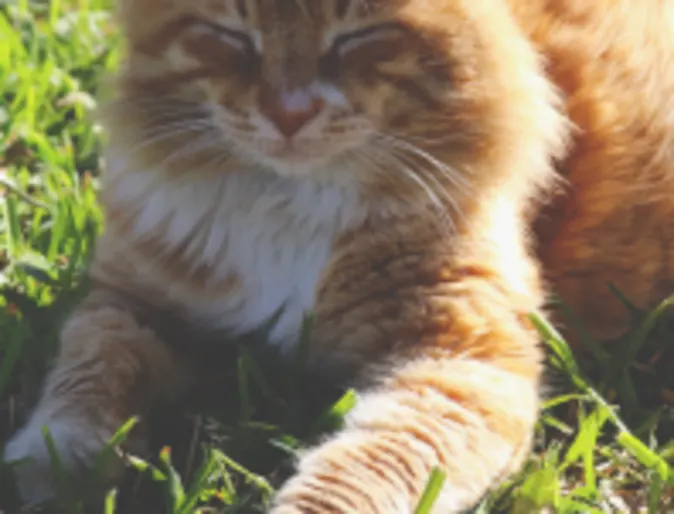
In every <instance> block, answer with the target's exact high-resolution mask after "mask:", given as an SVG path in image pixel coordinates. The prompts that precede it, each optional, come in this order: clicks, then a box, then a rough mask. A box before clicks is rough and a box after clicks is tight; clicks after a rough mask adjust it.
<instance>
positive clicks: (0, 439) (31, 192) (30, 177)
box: [0, 0, 674, 514]
mask: <svg viewBox="0 0 674 514" xmlns="http://www.w3.org/2000/svg"><path fill="white" fill-rule="evenodd" d="M110 4H111V2H110V1H108V0H52V1H47V0H32V1H31V0H0V449H1V448H2V446H3V444H4V442H5V441H6V440H7V438H8V437H9V435H10V433H12V432H13V430H15V429H16V428H17V427H18V426H19V425H21V424H22V423H23V421H24V420H25V419H26V416H27V415H28V413H29V411H30V409H31V407H32V405H33V404H34V402H35V401H36V399H37V397H38V395H39V392H40V384H41V380H42V378H43V376H44V373H45V371H46V370H47V369H48V367H49V364H50V361H51V359H52V357H53V356H54V353H55V351H56V343H57V333H58V329H59V326H60V324H61V323H62V321H63V318H64V316H65V315H66V314H67V313H68V311H69V309H70V308H71V307H72V305H73V303H74V302H76V301H77V299H78V298H79V297H80V295H81V294H82V291H83V290H84V289H85V288H86V284H83V283H82V281H81V277H82V271H83V269H84V268H85V266H86V262H87V258H88V255H89V254H90V251H91V248H92V242H93V240H94V238H95V237H96V234H97V233H98V232H99V231H100V229H101V216H100V212H99V209H98V206H97V203H96V194H97V187H98V182H97V178H96V177H97V175H98V173H99V170H100V168H101V161H100V153H101V148H102V144H103V137H104V135H103V134H101V132H100V129H99V128H98V127H97V126H96V125H95V123H94V122H93V120H92V111H93V109H94V108H95V105H96V100H95V98H96V97H97V94H98V93H97V88H98V87H99V86H100V84H101V78H102V77H104V76H105V74H107V73H109V72H110V71H112V70H114V69H115V67H116V65H117V63H118V62H119V59H120V55H121V47H120V41H119V38H118V36H117V34H116V32H115V30H114V26H113V25H112V20H111V15H110V11H109V9H110ZM616 294H619V292H617V291H616ZM625 303H626V305H627V306H628V307H629V309H630V310H631V311H632V312H633V317H634V330H633V332H632V333H631V334H629V336H627V337H625V338H624V339H621V340H620V341H616V342H614V343H613V344H611V345H610V346H606V347H603V348H598V347H597V346H596V344H595V342H592V341H588V345H589V346H590V347H591V348H592V349H593V351H592V352H591V356H589V357H588V358H587V359H584V360H583V362H582V369H581V368H579V365H578V364H576V362H575V361H574V359H573V358H572V357H571V355H570V353H569V351H568V349H567V347H566V345H565V343H564V341H562V340H561V339H560V338H559V336H557V335H556V333H555V332H554V331H553V330H552V329H551V328H550V327H547V326H545V325H543V324H540V329H541V332H542V334H543V338H544V340H545V341H546V342H547V344H548V347H549V349H550V359H549V361H550V368H551V375H550V377H551V378H550V381H549V382H550V387H549V389H550V394H549V395H548V400H547V402H546V404H545V409H544V412H543V415H542V417H541V421H540V423H539V427H538V433H537V443H536V451H535V452H534V454H533V455H532V457H531V458H530V460H529V462H528V464H527V466H526V468H525V470H524V471H523V472H522V473H521V474H520V475H519V476H517V477H515V478H514V479H513V480H511V481H510V482H508V483H507V484H505V485H504V486H503V487H502V489H501V490H499V491H496V492H494V493H493V494H492V495H491V496H489V497H488V498H486V499H485V500H484V502H483V503H482V505H481V506H480V507H479V508H478V512H481V513H496V512H515V513H529V512H561V513H576V512H577V513H586V512H587V513H595V512H596V513H600V512H649V513H663V512H674V373H673V372H674V344H672V342H671V340H672V333H673V332H674V327H672V326H671V324H670V325H668V324H667V323H666V322H665V321H664V320H663V321H661V320H660V318H661V316H660V314H662V312H663V311H665V310H666V308H667V307H668V306H669V304H667V303H665V304H663V305H662V306H661V307H660V308H658V309H656V310H655V311H653V312H640V311H638V310H636V309H634V308H632V307H631V306H629V301H628V300H625ZM570 319H571V318H570ZM579 330H580V331H581V333H582V327H579ZM222 359H223V360H222V367H223V368H224V369H225V373H223V377H222V380H221V381H220V382H214V383H213V384H211V386H210V387H209V388H208V390H207V391H203V392H202V393H203V394H201V395H200V396H199V398H202V397H203V398H206V399H209V400H210V401H208V402H204V404H205V405H204V406H201V405H195V404H194V403H193V402H192V403H190V404H189V405H186V406H183V407H182V408H180V409H175V408H174V409H166V410H164V411H162V412H158V413H157V415H156V418H157V423H155V426H156V427H157V428H156V430H155V432H156V434H155V435H156V437H155V438H154V439H155V440H156V441H157V444H156V448H155V451H154V455H155V456H154V458H153V459H151V460H150V461H148V462H146V461H142V460H140V459H137V458H133V457H131V458H129V466H128V467H129V472H128V474H127V477H126V479H125V480H124V482H123V484H121V485H120V486H119V488H118V489H116V490H110V491H109V492H108V494H107V498H106V500H105V505H104V506H103V507H104V509H105V510H104V512H106V513H113V512H118V513H123V514H127V513H135V512H138V513H140V512H143V513H155V512H156V513H164V512H166V513H191V512H204V513H205V512H223V513H234V512H242V513H244V512H263V511H264V505H265V502H268V500H269V498H270V497H271V495H272V494H273V491H274V489H275V488H276V487H278V486H279V484H280V483H281V482H282V480H283V479H284V478H285V477H287V476H288V475H289V473H290V472H291V470H292V462H293V455H294V454H295V452H296V451H297V450H298V449H301V448H302V447H303V446H305V445H307V444H309V443H311V442H312V441H315V440H316V438H317V437H318V436H319V435H320V433H321V432H324V431H325V430H329V429H331V428H334V427H335V426H337V425H338V424H339V421H340V418H341V416H342V415H343V414H344V413H345V412H347V411H348V409H349V407H350V405H352V403H353V401H354V396H353V394H352V393H351V392H349V391H347V392H346V393H345V394H343V392H338V391H332V390H331V389H330V388H329V387H316V386H315V383H314V382H311V383H309V379H308V378H302V377H298V375H297V374H296V373H294V372H290V373H288V372H287V373H283V372H279V371H278V369H277V367H272V366H268V365H267V364H266V363H265V359H264V357H263V356H262V357H258V356H253V354H251V353H250V352H249V351H248V350H247V349H238V350H237V351H236V352H232V355H229V356H227V357H226V358H225V357H222ZM668 363H669V365H668ZM307 390H311V391H312V393H314V392H315V394H312V398H309V399H307V395H306V391H307ZM316 390H319V391H320V394H319V391H316ZM300 392H301V393H302V394H299V393H300ZM313 396H315V398H313ZM120 437H123V433H120ZM55 465H56V466H58V460H56V461H55ZM62 478H63V481H62V482H63V484H62V487H61V494H60V498H59V501H58V502H57V504H55V505H52V506H51V507H50V508H49V509H48V510H47V511H48V512H55V511H57V512H66V513H72V514H77V513H78V512H83V508H82V501H83V500H84V499H85V497H86V494H87V493H88V492H89V491H90V490H91V488H90V487H88V484H87V486H86V487H84V486H83V485H82V484H81V483H78V484H74V483H73V482H72V480H69V479H68V477H67V476H66V475H62ZM94 478H95V477H94ZM434 478H435V479H436V483H437V482H440V481H441V480H442V476H441V475H436V476H435V477H434ZM430 490H431V491H432V487H431V488H430ZM431 496H432V495H430V496H429V499H431V500H432V498H431ZM429 503H430V502H429ZM425 509H426V508H425V507H424V506H423V505H422V506H420V508H419V510H418V511H419V512H420V513H423V512H425V511H426V510H425ZM2 511H4V512H5V513H7V514H9V513H13V512H18V511H19V510H18V506H17V502H16V497H15V491H14V488H13V484H12V480H11V478H10V474H9V465H8V464H0V512H2Z"/></svg>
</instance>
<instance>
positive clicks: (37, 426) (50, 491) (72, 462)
mask: <svg viewBox="0 0 674 514" xmlns="http://www.w3.org/2000/svg"><path fill="white" fill-rule="evenodd" d="M43 426H47V428H48V430H49V435H50V436H51V439H52V441H53V443H54V447H55V450H56V453H57V455H58V458H59V461H60V462H61V464H62V465H63V468H64V470H65V471H66V473H67V474H68V475H69V478H70V480H71V483H77V484H79V483H80V481H79V479H80V478H82V477H84V476H86V475H85V472H86V471H87V470H89V469H90V468H91V466H92V465H93V464H94V462H95V460H96V457H97V456H98V455H99V454H100V452H101V450H103V449H104V448H105V445H106V443H107V442H108V440H109V439H110V437H111V436H112V435H113V434H114V431H111V430H109V429H106V428H103V427H98V426H96V425H95V424H93V423H91V422H90V420H88V419H85V418H84V417H81V416H77V415H70V416H67V417H66V416H61V417H59V418H58V419H52V420H43V419H40V415H39V413H36V415H35V416H34V417H33V419H32V420H31V421H30V422H29V423H28V424H27V425H26V426H25V427H24V428H23V429H21V430H20V431H19V432H18V433H17V434H16V435H15V436H14V437H13V438H12V439H11V440H10V441H9V442H8V443H7V446H6V447H5V451H4V456H3V458H4V460H5V461H6V462H8V463H14V464H13V465H12V470H13V473H14V477H15V479H16V485H17V487H18V490H19V494H20V495H21V499H22V501H24V502H26V503H28V504H40V503H44V502H46V501H50V500H53V499H55V498H56V497H57V493H58V489H59V477H58V476H57V473H56V469H57V468H56V467H55V463H54V462H52V458H51V454H50V451H49V449H48V446H47V442H46V439H45V436H44V434H43ZM17 461H18V462H17ZM114 467H116V466H115V465H114V464H113V466H112V467H111V469H108V470H106V472H111V471H112V468H114ZM73 479H75V481H73Z"/></svg>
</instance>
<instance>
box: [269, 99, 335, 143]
mask: <svg viewBox="0 0 674 514" xmlns="http://www.w3.org/2000/svg"><path fill="white" fill-rule="evenodd" d="M324 105H325V103H324V101H323V100H322V99H321V98H319V97H317V96H316V95H314V94H312V93H311V92H310V91H307V90H306V89H294V90H290V91H274V90H273V89H271V88H262V90H261V92H260V112H261V113H262V114H263V115H264V116H266V117H267V118H268V119H269V121H271V122H272V123H273V124H274V125H275V126H276V128H277V129H278V130H279V132H281V134H283V135H284V136H286V137H287V138H291V137H293V136H294V135H295V134H297V132H299V131H300V129H301V128H302V127H304V126H305V125H306V124H307V123H309V122H310V121H311V120H312V119H314V118H315V117H316V116H317V115H318V113H319V112H321V110H322V109H323V106H324Z"/></svg>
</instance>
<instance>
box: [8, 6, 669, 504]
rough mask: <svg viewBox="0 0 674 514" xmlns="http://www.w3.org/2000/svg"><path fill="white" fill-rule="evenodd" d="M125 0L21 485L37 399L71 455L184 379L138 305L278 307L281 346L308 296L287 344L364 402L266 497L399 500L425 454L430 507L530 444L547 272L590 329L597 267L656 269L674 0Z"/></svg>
mask: <svg viewBox="0 0 674 514" xmlns="http://www.w3.org/2000/svg"><path fill="white" fill-rule="evenodd" d="M120 3H121V19H122V21H123V25H124V27H125V30H126V33H127V37H128V39H129V41H130V43H131V45H130V48H131V52H130V57H129V59H128V60H127V63H126V67H125V69H124V70H123V71H122V74H121V78H120V82H119V99H118V100H117V101H116V102H115V103H114V104H113V105H112V109H110V110H109V112H108V113H107V115H106V116H107V125H108V128H109V130H110V132H111V136H112V137H111V143H110V151H109V152H110V158H109V159H108V169H107V170H106V173H105V175H104V189H103V194H102V201H103V204H104V206H105V209H106V215H107V224H106V232H105V234H104V235H103V236H102V238H101V240H100V241H99V244H98V248H97V252H96V258H95V260H94V262H93V264H92V267H91V276H92V278H93V281H94V290H93V292H92V293H91V296H90V297H89V299H88V300H86V301H85V302H84V303H83V305H82V306H81V307H80V308H79V309H78V311H77V312H76V313H75V314H74V315H73V317H72V319H71V321H70V323H69V324H68V325H67V326H66V328H65V330H64V333H63V349H62V352H61V355H60V357H59V361H58V362H57V364H56V368H55V371H54V372H53V373H52V375H51V376H50V378H49V380H48V383H47V389H46V392H45V395H44V397H43V399H42V401H41V403H40V405H39V406H38V407H37V409H36V414H35V415H34V417H33V419H32V420H31V421H29V423H28V425H27V427H26V428H25V429H24V430H23V431H22V432H21V433H19V434H18V436H17V437H16V438H15V439H14V440H13V441H12V442H11V443H10V445H9V446H8V450H7V456H8V457H10V458H21V457H29V456H32V457H35V458H37V462H36V464H37V466H28V465H27V466H26V467H25V470H24V471H23V472H22V471H20V470H18V475H19V477H20V479H21V480H20V483H21V484H22V485H23V490H24V493H25V495H26V496H27V497H28V498H32V499H39V498H41V497H44V496H47V495H48V492H49V474H48V472H47V468H46V459H47V452H46V449H44V446H43V445H42V443H41V442H40V441H41V437H42V436H41V433H40V430H39V425H40V424H41V423H49V424H51V426H52V427H53V428H52V433H53V434H54V437H55V440H56V443H57V445H58V446H59V448H60V449H61V450H62V453H64V454H65V461H66V464H71V465H73V466H76V465H77V464H78V463H79V462H81V461H84V462H86V461H87V460H88V459H89V458H90V457H91V453H92V452H93V451H94V450H95V449H96V448H100V446H101V445H102V444H103V442H104V439H105V437H106V436H109V435H110V434H111V433H112V432H114V430H115V429H116V428H117V427H118V426H119V424H121V423H123V422H124V421H125V420H126V418H127V417H128V416H130V415H132V414H142V413H143V412H144V411H145V410H146V409H147V406H148V404H150V403H151V402H153V401H155V400H156V399H157V397H158V396H162V395H171V394H173V393H174V391H175V388H176V387H179V385H180V379H179V377H181V366H180V363H179V362H177V361H176V360H175V359H174V358H173V356H172V354H171V351H170V350H169V348H168V347H167V346H166V345H165V344H164V343H163V342H162V341H161V340H160V339H159V338H158V337H157V335H156V334H158V333H161V330H160V328H161V327H158V326H156V324H161V323H162V322H161V319H157V318H156V317H155V318H153V320H154V321H153V323H154V325H153V323H149V325H146V324H145V321H143V320H144V319H145V318H143V317H142V316H138V315H137V311H138V310H147V309H148V308H150V309H152V308H153V307H154V308H158V309H159V310H161V311H162V312H167V311H168V312H172V313H174V315H176V316H180V317H182V318H184V319H185V320H186V321H187V322H188V324H192V325H193V326H194V327H195V330H203V329H204V328H207V329H214V330H215V329H218V330H225V331H227V332H228V333H230V334H232V337H235V336H236V335H237V334H244V333H246V332H249V331H251V330H254V329H256V328H259V327H260V326H264V325H265V323H266V322H268V321H269V320H270V319H275V324H274V326H273V327H272V329H271V333H270V340H269V342H270V343H271V344H273V345H275V346H277V347H279V348H280V349H281V350H282V351H283V352H286V353H287V352H289V351H292V349H293V347H294V345H295V344H296V343H297V342H298V340H299V334H300V329H301V325H302V321H303V317H304V315H305V311H307V310H309V311H313V313H314V316H315V325H314V330H313V332H312V341H311V343H310V346H309V350H308V351H309V356H310V359H309V363H310V364H311V365H312V366H314V367H317V366H320V367H321V368H322V369H325V370H326V371H328V372H331V373H334V374H335V375H337V376H339V377H340V378H342V379H346V380H354V381H355V382H356V383H358V384H359V386H360V387H361V401H360V403H359V405H358V406H357V407H356V408H355V409H354V411H353V412H352V413H351V414H350V415H349V418H348V420H347V424H346V427H345V428H344V430H343V431H342V432H340V433H339V434H337V435H336V436H335V437H333V438H332V439H329V440H327V441H326V442H325V443H324V444H323V445H321V446H319V447H318V448H317V449H315V450H314V451H312V452H311V453H309V454H308V455H307V456H306V457H305V458H304V459H303V460H302V462H301V463H300V466H299V471H298V474H297V476H296V477H294V478H293V479H292V480H291V481H290V482H289V483H288V484H287V485H286V486H285V488H284V489H283V490H282V491H281V493H280V494H279V496H278V498H277V502H276V506H275V507H274V509H275V510H274V513H275V514H284V513H291V512H294V513H299V512H305V513H309V512H326V513H347V512H363V513H365V512H371V513H376V514H387V513H392V514H397V513H400V514H403V513H409V512H410V511H411V508H412V506H413V505H414V504H416V501H417V500H418V497H419V494H420V492H421V490H422V489H423V486H424V485H425V481H426V479H427V478H428V473H429V472H430V470H431V469H432V467H433V466H435V465H440V466H441V467H442V468H443V469H444V470H445V471H446V472H447V483H446V486H445V489H444V490H443V494H442V495H441V498H440V500H439V502H438V504H437V505H438V506H437V509H438V510H437V512H442V513H444V512H454V511H457V510H459V509H464V508H467V507H469V506H470V505H472V504H473V503H474V502H475V501H476V500H477V499H478V498H479V496H480V495H481V494H483V493H484V492H485V490H486V489H487V488H489V487H490V486H493V485H495V484H496V483H497V482H498V481H499V480H500V479H502V478H503V477H504V476H506V475H507V474H508V473H510V472H512V471H514V470H516V469H517V468H518V466H519V464H520V462H521V459H522V457H523V456H524V455H525V454H526V452H527V450H528V445H529V442H530V438H531V432H532V429H533V425H534V423H535V420H536V416H537V405H538V385H539V380H540V373H541V370H542V366H541V361H542V352H541V349H540V348H539V346H538V337H537V335H536V333H535V331H534V330H533V328H532V327H531V326H530V324H529V322H528V317H527V315H528V314H529V313H530V312H532V311H537V310H540V309H541V308H542V306H543V304H544V300H545V291H546V288H545V287H544V286H543V282H542V281H541V275H544V276H545V277H546V278H547V279H548V280H549V284H550V285H551V286H552V287H553V288H554V289H555V290H557V291H559V292H560V294H561V296H562V297H563V298H564V299H565V300H566V301H567V302H569V303H570V305H571V307H572V308H575V309H576V310H578V311H579V312H580V314H581V315H582V316H583V317H584V318H585V319H586V321H587V322H588V323H589V324H590V328H591V329H592V331H593V332H594V333H596V334H597V335H599V336H609V335H615V334H616V333H619V332H620V331H622V330H624V329H625V326H626V322H627V316H626V313H625V312H624V310H621V309H623V308H622V307H621V305H620V303H619V302H618V300H617V299H614V298H612V297H611V296H610V293H609V291H608V288H607V287H606V285H607V284H606V283H607V282H613V283H615V285H617V286H618V287H619V288H620V289H621V290H622V291H623V292H624V293H625V294H626V295H627V296H628V297H629V298H632V299H633V300H634V301H635V302H636V303H637V304H639V305H640V306H644V307H645V306H650V305H653V304H654V303H655V302H657V301H658V300H660V299H661V298H662V297H664V296H665V295H667V294H669V293H671V292H673V289H674V288H673V287H672V285H674V266H673V265H672V264H670V261H671V257H672V255H671V252H669V250H668V248H669V246H670V245H671V244H672V243H674V229H672V228H671V223H670V222H669V220H670V216H671V215H672V214H674V212H673V211H674V201H672V198H673V197H674V159H673V157H674V155H673V154H674V116H673V115H672V113H673V112H674V94H672V93H674V60H673V59H672V58H671V57H672V56H673V55H674V35H672V34H674V31H672V29H673V28H674V2H671V1H658V0H605V1H599V0H595V1H590V0H548V1H543V0H507V1H505V0H470V1H464V0H435V1H433V0H377V1H375V0H372V1H367V0H363V1H357V0H353V1H352V2H349V1H342V0H312V2H304V1H303V0H250V1H245V0H240V1H231V2H230V1H228V0H220V1H212V2H205V1H204V2H187V1H184V2H181V1H179V0H174V1H169V0H135V1H131V0H128V1H124V0H122V1H121V2H120ZM373 27H375V28H373ZM258 54H261V56H259V55H258ZM556 88H559V90H560V93H559V94H558V92H557V89H556ZM569 121H571V122H572V123H569ZM572 125H575V127H574V126H572ZM188 148H189V151H188V150H187V149H188ZM556 172H557V173H556ZM556 175H557V176H559V177H561V178H562V179H563V180H559V179H556V178H555V177H556ZM544 201H546V202H547V204H546V207H545V208H543V209H542V210H540V209H539V207H540V204H541V203H543V202H544ZM532 234H533V236H535V237H532ZM534 254H535V255H536V257H534ZM139 305H142V308H138V306H139ZM186 343H188V342H186Z"/></svg>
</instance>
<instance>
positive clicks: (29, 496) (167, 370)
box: [4, 289, 177, 503]
mask: <svg viewBox="0 0 674 514" xmlns="http://www.w3.org/2000/svg"><path fill="white" fill-rule="evenodd" d="M126 307H127V306H126V304H125V301H124V299H123V298H120V297H119V296H118V295H116V294H114V293H111V292H109V291H106V290H100V289H99V290H94V291H92V293H91V294H90V295H89V297H88V298H87V300H85V301H84V302H83V304H82V305H80V306H79V308H78V309H77V310H76V311H75V312H74V313H73V314H72V316H71V317H70V319H69V321H68V322H67V323H66V325H65V327H64V329H63V331H62V334H61V347H60V352H59V355H58V357H57V360H56V363H55V366H54V368H53V370H52V371H51V372H50V374H49V375H48V377H47V379H46V384H45V387H44V391H43V394H42V397H41V399H40V401H39V403H38V405H37V407H36V408H35V410H34V412H33V413H32V415H31V417H30V419H29V420H28V422H27V424H26V425H25V427H23V428H22V429H21V430H20V431H19V432H18V433H17V434H16V435H15V436H14V437H13V439H11V440H10V441H9V443H8V444H7V446H6V448H5V452H4V458H5V460H7V461H14V460H23V459H26V461H25V462H24V463H20V464H18V465H17V466H15V468H14V473H15V476H16V479H17V484H18V486H19V491H20V493H21V496H22V497H23V499H24V501H27V502H29V503H38V502H43V501H45V500H49V499H52V498H53V496H54V494H55V482H54V479H55V477H54V475H53V473H52V469H53V468H52V464H51V462H50V461H51V459H50V454H49V452H48V449H47V446H46V444H45V440H44V435H43V431H42V427H43V426H47V427H48V429H49V432H50V434H51V437H52V438H53V441H54V443H55V446H56V450H57V452H58V455H59V457H60V459H61V461H62V462H63V464H64V466H65V467H66V468H67V470H68V471H70V472H73V473H74V474H75V476H77V473H82V472H83V471H84V470H86V469H87V468H89V467H90V466H91V465H92V464H93V462H94V460H95V458H96V457H97V455H98V454H99V453H100V451H101V450H102V449H103V448H104V447H105V445H106V443H107V442H108V440H109V438H110V437H111V436H112V435H114V433H115V432H116V431H117V430H118V429H119V428H120V427H121V426H122V425H123V424H124V423H125V422H126V421H127V420H128V419H129V418H130V417H132V416H136V415H143V414H144V413H145V412H146V411H147V409H148V408H149V406H150V405H151V403H152V402H153V401H155V400H156V399H157V397H158V396H159V395H161V394H164V393H166V392H167V391H168V390H169V389H170V388H172V387H173V386H174V385H175V383H176V382H175V381H176V380H177V376H176V373H177V370H176V366H175V362H174V361H173V358H172V355H171V354H170V352H169V349H168V348H167V347H166V346H165V345H164V344H163V343H162V341H160V340H159V339H158V338H157V336H156V335H155V334H154V333H153V332H152V331H151V330H149V329H147V328H144V327H143V326H141V324H139V322H138V320H137V319H136V317H135V315H134V312H133V311H132V310H131V309H127V308H126ZM129 307H130V306H129ZM133 442H136V443H141V444H142V441H137V440H136V435H132V438H131V443H132V444H133ZM132 449H135V448H133V447H132ZM120 464H121V463H120V462H119V461H118V460H114V459H113V462H111V465H110V467H109V469H108V470H107V472H108V473H109V476H108V477H107V478H114V477H115V475H116V474H117V473H118V472H119V471H120V470H121V467H120ZM80 476H81V475H80Z"/></svg>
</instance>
